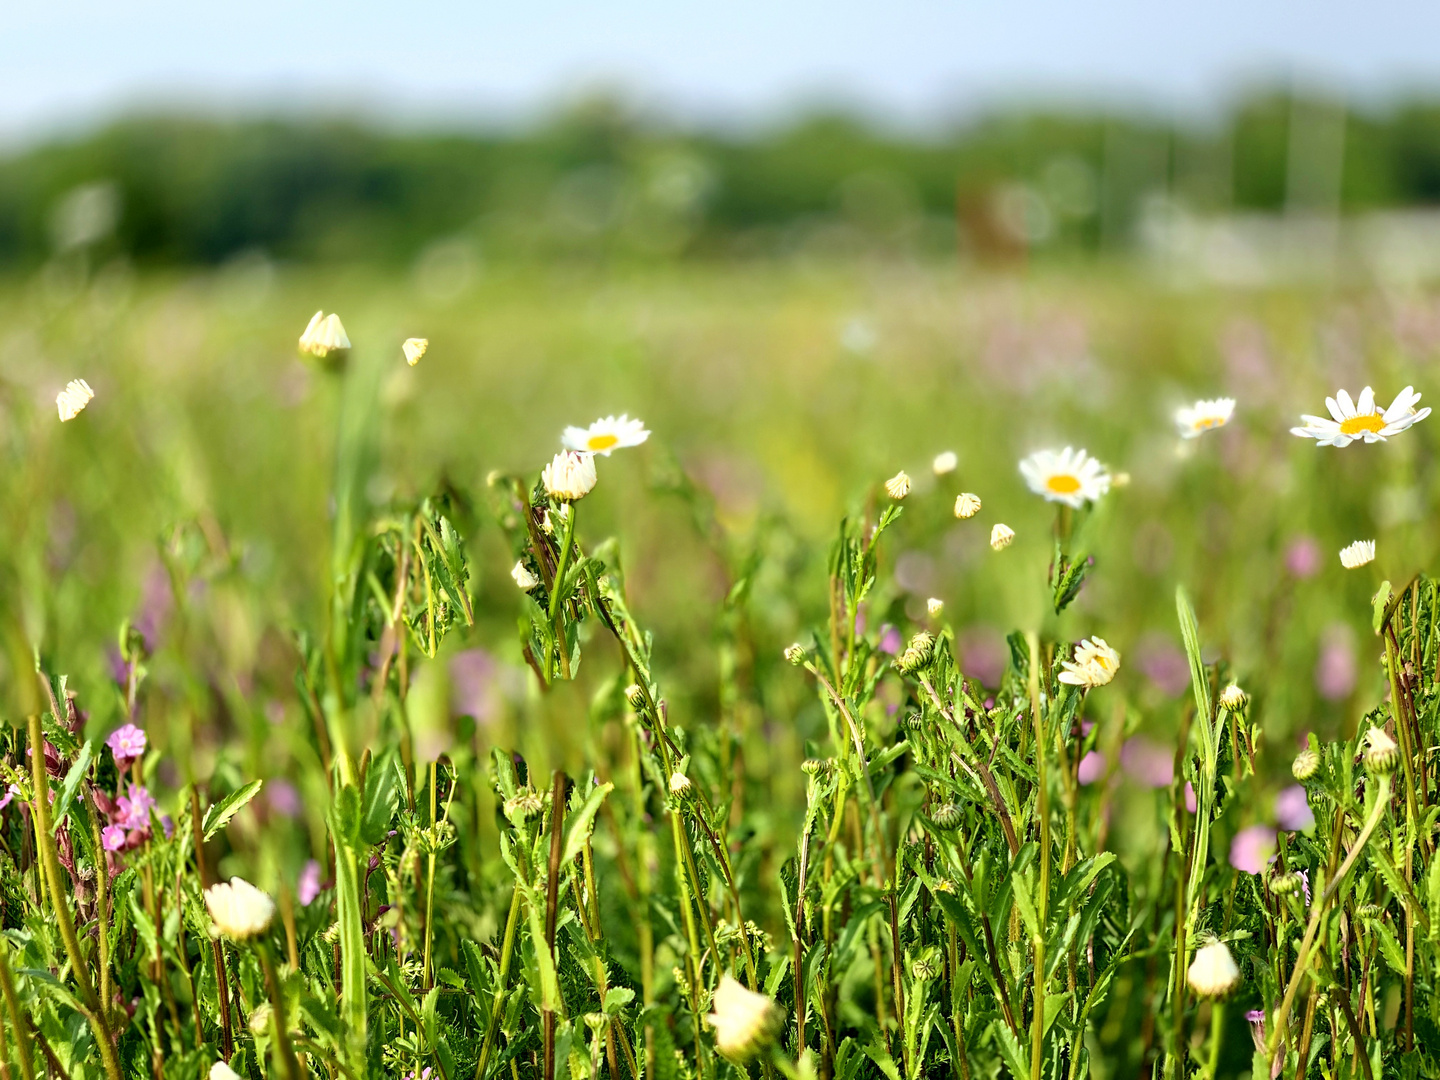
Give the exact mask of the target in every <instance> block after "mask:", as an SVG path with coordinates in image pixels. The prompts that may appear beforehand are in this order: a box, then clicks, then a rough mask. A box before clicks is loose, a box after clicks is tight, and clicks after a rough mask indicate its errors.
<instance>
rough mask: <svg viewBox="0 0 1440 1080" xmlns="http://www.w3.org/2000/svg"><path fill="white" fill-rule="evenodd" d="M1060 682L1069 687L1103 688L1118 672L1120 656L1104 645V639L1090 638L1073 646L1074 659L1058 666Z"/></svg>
mask: <svg viewBox="0 0 1440 1080" xmlns="http://www.w3.org/2000/svg"><path fill="white" fill-rule="evenodd" d="M1060 666H1061V667H1062V668H1064V670H1063V671H1061V672H1060V681H1061V682H1063V683H1069V684H1070V685H1071V686H1084V687H1087V688H1089V687H1095V686H1104V685H1105V684H1106V683H1108V682H1109V681H1110V680H1111V679H1113V678H1115V673H1116V672H1117V671H1119V670H1120V654H1119V653H1118V652H1116V651H1115V650H1114V649H1112V648H1111V647H1110V646H1109V645H1107V644H1106V643H1105V639H1104V638H1100V637H1092V638H1090V639H1089V640H1088V641H1084V640H1082V641H1080V642H1079V643H1078V644H1077V645H1076V646H1075V659H1074V660H1066V661H1065V662H1064V663H1063V664H1061V665H1060Z"/></svg>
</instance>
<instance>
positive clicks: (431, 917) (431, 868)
mask: <svg viewBox="0 0 1440 1080" xmlns="http://www.w3.org/2000/svg"><path fill="white" fill-rule="evenodd" d="M437 768H438V763H437V762H434V761H432V762H431V763H430V826H431V828H432V830H433V829H434V826H435V825H436V824H437V820H436V816H435V815H436V806H435V772H436V769H437ZM451 786H452V789H453V786H454V785H453V784H452V785H451ZM426 863H427V865H426V874H425V960H424V966H423V967H422V969H421V970H422V973H423V985H424V987H425V989H426V990H429V989H430V987H431V986H433V985H434V983H435V977H434V973H433V971H432V969H431V942H432V941H433V940H434V936H435V935H434V933H433V931H432V928H433V925H434V921H435V852H434V851H431V852H430V854H429V855H427V856H426Z"/></svg>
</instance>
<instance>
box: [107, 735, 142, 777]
mask: <svg viewBox="0 0 1440 1080" xmlns="http://www.w3.org/2000/svg"><path fill="white" fill-rule="evenodd" d="M105 745H106V746H108V747H110V752H111V753H112V754H114V755H115V764H116V765H117V766H118V767H119V768H121V769H128V768H129V767H130V763H131V762H132V761H138V760H139V759H140V758H142V757H144V756H145V745H146V740H145V732H144V731H143V730H141V729H140V728H138V727H136V726H135V725H134V724H126V725H125V726H124V727H122V728H117V729H116V730H115V731H114V732H112V733H111V735H110V738H108V739H106V740H105Z"/></svg>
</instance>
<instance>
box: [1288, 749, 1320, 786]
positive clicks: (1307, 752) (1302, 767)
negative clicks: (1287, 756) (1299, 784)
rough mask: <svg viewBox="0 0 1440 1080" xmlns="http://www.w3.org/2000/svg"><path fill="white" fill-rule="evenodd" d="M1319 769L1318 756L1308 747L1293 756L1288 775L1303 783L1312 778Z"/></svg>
mask: <svg viewBox="0 0 1440 1080" xmlns="http://www.w3.org/2000/svg"><path fill="white" fill-rule="evenodd" d="M1319 768H1320V755H1319V754H1317V753H1316V752H1315V751H1314V750H1311V749H1310V748H1309V747H1308V746H1307V747H1306V748H1305V749H1304V750H1301V751H1300V753H1298V754H1296V755H1295V761H1294V762H1293V763H1292V764H1291V766H1290V775H1291V776H1293V777H1295V779H1296V780H1300V781H1305V780H1309V779H1310V777H1312V776H1314V775H1315V773H1316V772H1317V771H1318V770H1319Z"/></svg>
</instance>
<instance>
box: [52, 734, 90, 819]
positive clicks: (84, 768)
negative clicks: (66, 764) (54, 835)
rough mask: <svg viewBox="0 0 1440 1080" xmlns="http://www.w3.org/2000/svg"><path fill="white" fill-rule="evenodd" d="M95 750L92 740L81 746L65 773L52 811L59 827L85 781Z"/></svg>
mask: <svg viewBox="0 0 1440 1080" xmlns="http://www.w3.org/2000/svg"><path fill="white" fill-rule="evenodd" d="M94 750H95V746H94V744H93V743H91V742H86V744H85V745H84V746H82V747H81V748H80V754H79V756H78V757H77V758H76V759H75V764H74V765H71V766H70V771H69V772H68V773H66V774H65V779H64V781H62V782H61V784H60V789H59V790H58V791H57V792H56V793H55V806H54V808H53V810H52V811H51V813H52V815H53V817H52V820H53V821H54V823H55V826H56V827H57V828H58V827H59V826H60V823H61V822H63V821H64V820H65V815H67V814H68V813H70V807H71V805H72V804H73V803H74V802H75V793H76V792H77V791H79V790H80V784H81V782H82V781H84V779H85V774H86V773H87V772H89V771H90V761H91V758H92V757H93V755H94Z"/></svg>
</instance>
